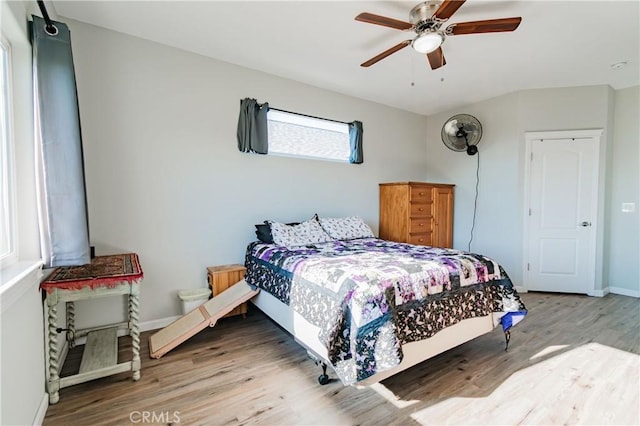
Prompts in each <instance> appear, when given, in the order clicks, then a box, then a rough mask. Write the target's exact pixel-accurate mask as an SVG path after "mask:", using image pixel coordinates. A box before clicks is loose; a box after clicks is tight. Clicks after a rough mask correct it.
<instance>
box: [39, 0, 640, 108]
mask: <svg viewBox="0 0 640 426" xmlns="http://www.w3.org/2000/svg"><path fill="white" fill-rule="evenodd" d="M417 3H418V1H414V2H404V1H348V2H347V1H253V2H249V1H194V2H192V1H121V0H120V1H57V0H52V1H49V2H47V4H48V5H49V6H50V7H53V8H54V10H50V13H51V14H52V16H54V17H57V19H59V20H62V21H64V18H65V17H68V18H72V19H75V20H78V21H83V22H87V23H90V24H94V25H98V26H101V27H105V28H109V29H112V30H115V31H120V32H123V33H127V34H131V35H134V36H138V37H142V38H145V39H149V40H154V41H157V42H159V43H163V44H166V45H169V46H174V47H178V48H181V49H185V50H188V51H191V52H195V53H198V54H201V55H205V56H210V57H212V58H217V59H220V60H223V61H227V62H231V63H234V64H238V65H242V66H245V67H248V68H253V69H257V70H262V71H264V72H267V73H270V74H275V75H278V76H282V77H286V78H289V79H292V80H297V81H300V82H304V83H308V84H310V85H313V86H318V87H322V88H326V89H329V90H333V91H336V92H340V93H344V94H347V95H352V96H356V97H359V98H363V99H367V100H370V101H374V102H378V103H382V104H386V105H390V106H393V107H397V108H401V109H404V110H407V111H412V112H416V113H420V114H425V115H429V114H433V113H436V112H439V111H444V110H449V109H453V108H456V107H460V106H463V105H467V104H469V103H473V102H477V101H480V100H484V99H488V98H492V97H495V96H499V95H502V94H505V93H509V92H514V91H518V90H524V89H535V88H545V87H570V86H584V85H600V84H609V85H611V87H613V88H614V89H620V88H625V87H629V86H634V85H638V84H639V80H640V69H639V67H638V63H639V56H640V29H639V21H640V1H638V0H628V1H615V0H608V1H540V0H538V1H522V0H518V1H498V0H493V1H484V0H468V1H467V2H466V3H465V4H464V5H463V6H462V7H461V8H460V9H459V10H458V11H457V12H456V13H455V14H454V15H453V16H452V17H451V19H450V20H449V22H448V23H455V22H464V21H473V20H481V19H493V18H507V17H513V16H521V17H522V23H521V24H520V27H519V28H518V29H517V30H516V31H514V32H511V33H495V34H475V35H459V36H450V37H448V38H447V39H446V41H445V43H444V44H443V46H442V48H443V51H444V55H445V58H446V60H447V64H446V65H445V66H444V67H442V68H440V69H438V70H436V71H433V70H431V69H430V67H429V65H428V62H427V60H426V57H425V56H424V55H421V54H419V53H417V52H415V51H413V49H412V48H411V47H407V48H405V49H403V50H401V51H400V52H397V53H395V54H393V55H391V56H389V57H388V58H386V59H384V60H382V61H380V62H378V63H377V64H375V65H373V66H371V67H370V68H362V67H360V64H361V63H362V62H364V61H365V60H367V59H369V58H371V57H373V56H375V55H377V54H378V53H380V52H382V51H384V50H386V49H388V48H390V47H391V46H393V45H395V44H397V43H399V42H400V41H402V40H406V39H409V38H410V34H409V33H404V32H402V31H398V30H394V29H391V28H385V27H381V26H378V25H372V24H366V23H362V22H358V21H355V20H354V17H355V16H356V15H357V14H359V13H360V12H364V11H366V12H371V13H375V14H378V15H384V16H388V17H393V18H396V19H400V20H403V21H408V20H409V11H410V10H411V8H412V7H413V6H415V5H416V4H417ZM445 26H446V25H445ZM621 61H626V62H627V66H626V67H624V68H623V69H620V70H613V69H612V68H611V65H612V64H614V63H617V62H621Z"/></svg>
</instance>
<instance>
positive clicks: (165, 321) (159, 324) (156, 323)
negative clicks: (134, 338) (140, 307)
mask: <svg viewBox="0 0 640 426" xmlns="http://www.w3.org/2000/svg"><path fill="white" fill-rule="evenodd" d="M181 316H182V315H176V316H174V317H167V318H160V319H157V320H151V321H143V322H141V323H140V331H149V330H157V329H159V328H165V327H166V326H168V325H169V324H171V323H172V322H174V321H175V320H177V319H178V318H180V317H181Z"/></svg>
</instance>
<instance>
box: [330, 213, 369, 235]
mask: <svg viewBox="0 0 640 426" xmlns="http://www.w3.org/2000/svg"><path fill="white" fill-rule="evenodd" d="M319 220H320V225H322V229H324V230H325V231H326V232H327V234H329V235H330V236H331V238H335V239H336V240H353V239H355V238H370V237H374V235H373V231H371V228H369V225H367V224H366V223H364V220H362V218H360V216H350V217H321V218H320V219H319Z"/></svg>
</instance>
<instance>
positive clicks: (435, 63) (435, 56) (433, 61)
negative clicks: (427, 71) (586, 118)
mask: <svg viewBox="0 0 640 426" xmlns="http://www.w3.org/2000/svg"><path fill="white" fill-rule="evenodd" d="M427 59H429V65H431V69H432V70H436V69H438V68H440V67H443V66H445V65H446V64H447V61H445V59H444V54H443V53H442V48H441V47H438V48H437V49H436V50H434V51H433V52H429V53H427Z"/></svg>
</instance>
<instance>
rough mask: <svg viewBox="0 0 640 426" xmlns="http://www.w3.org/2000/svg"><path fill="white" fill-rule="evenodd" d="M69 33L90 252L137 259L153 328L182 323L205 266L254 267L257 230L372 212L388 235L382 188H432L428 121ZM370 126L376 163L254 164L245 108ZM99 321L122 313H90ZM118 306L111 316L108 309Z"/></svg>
mask: <svg viewBox="0 0 640 426" xmlns="http://www.w3.org/2000/svg"><path fill="white" fill-rule="evenodd" d="M67 23H68V24H69V26H70V28H71V38H72V45H73V52H74V62H75V68H76V75H77V84H78V97H79V103H80V115H81V122H82V133H83V144H84V154H85V165H86V181H87V191H88V202H89V222H90V231H91V241H92V244H94V245H95V246H96V250H97V253H98V254H104V253H107V252H124V251H134V252H137V253H138V254H139V255H140V259H141V263H142V266H143V268H144V272H145V279H144V282H143V284H142V295H141V321H149V320H155V319H159V318H165V317H169V316H173V315H177V314H178V313H179V303H178V299H177V296H176V293H177V290H179V289H181V288H191V287H198V286H204V283H205V280H206V273H205V271H206V267H207V266H213V265H219V264H226V263H244V255H245V249H246V246H247V244H248V243H249V242H251V241H253V240H254V239H255V234H254V227H253V225H254V224H255V223H260V222H262V221H263V220H265V219H275V220H281V221H292V220H301V219H306V218H309V217H311V216H312V215H313V214H314V213H316V212H317V213H319V214H320V215H325V216H333V215H335V216H339V215H354V214H355V215H360V216H362V217H363V218H364V219H365V221H366V222H367V223H368V224H369V225H370V226H371V227H372V228H373V229H374V231H377V226H378V183H379V182H385V181H395V180H423V179H424V178H425V174H426V172H425V163H424V158H425V156H426V154H427V147H426V145H425V132H426V120H425V117H424V116H419V115H415V114H411V113H407V112H404V111H400V110H396V109H392V108H389V107H385V106H382V105H379V104H374V103H371V102H367V101H363V100H359V99H355V98H351V97H347V96H344V95H340V94H337V93H333V92H329V91H326V90H322V89H318V88H315V87H311V86H308V85H304V84H300V83H297V82H294V81H291V80H286V79H281V78H278V77H274V76H271V75H267V74H264V73H261V72H258V71H254V70H250V69H247V68H242V67H238V66H235V65H231V64H228V63H224V62H220V61H217V60H213V59H210V58H206V57H202V56H198V55H195V54H192V53H188V52H185V51H181V50H178V49H174V48H170V47H167V46H163V45H160V44H156V43H153V42H149V41H146V40H142V39H139V38H134V37H131V36H127V35H124V34H121V33H116V32H113V31H109V30H105V29H101V28H98V27H94V26H90V25H87V24H83V23H79V22H74V21H67ZM244 97H255V98H257V99H258V100H259V101H261V102H262V101H268V102H269V103H270V105H272V106H273V107H277V108H283V109H286V110H291V111H298V112H302V113H307V114H311V115H316V116H320V117H327V118H333V119H337V120H343V121H351V120H361V121H362V122H363V125H364V164H362V165H350V164H342V163H335V162H323V161H314V160H302V159H293V158H283V157H270V156H259V155H249V154H243V153H241V152H239V151H238V148H237V141H236V128H237V117H238V112H239V102H240V99H241V98H244ZM78 305H79V306H78V308H77V312H78V321H79V322H80V323H82V322H83V321H86V322H99V321H102V320H103V318H101V317H102V315H103V313H104V312H105V311H108V310H110V309H112V308H111V307H113V306H117V307H116V308H115V309H116V310H117V311H118V312H119V313H120V314H124V304H123V303H119V302H117V305H113V304H109V305H107V304H104V303H103V302H96V303H95V304H91V303H83V304H82V305H84V307H82V306H80V305H81V304H78ZM108 306H111V307H108Z"/></svg>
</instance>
